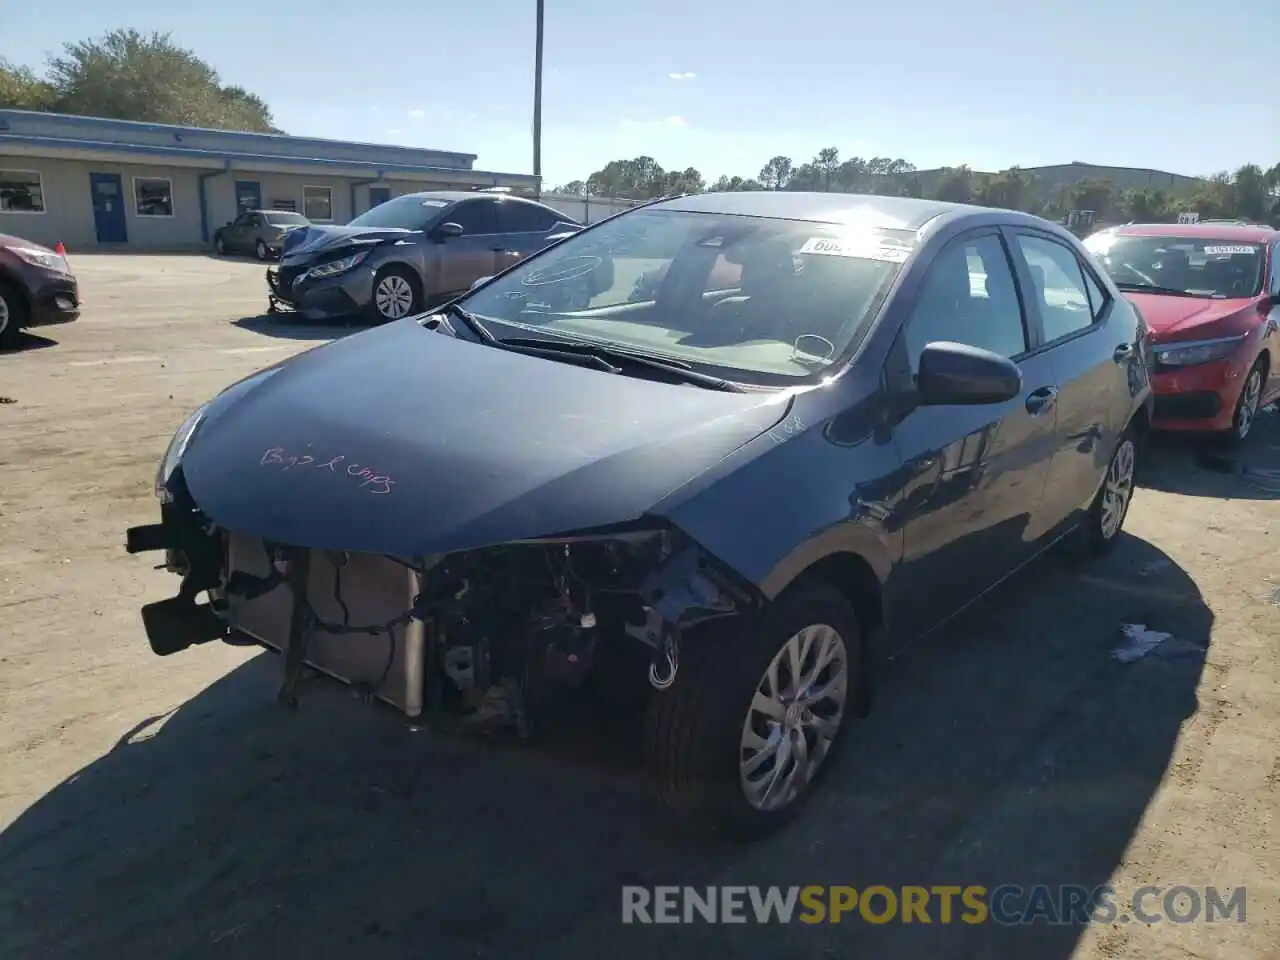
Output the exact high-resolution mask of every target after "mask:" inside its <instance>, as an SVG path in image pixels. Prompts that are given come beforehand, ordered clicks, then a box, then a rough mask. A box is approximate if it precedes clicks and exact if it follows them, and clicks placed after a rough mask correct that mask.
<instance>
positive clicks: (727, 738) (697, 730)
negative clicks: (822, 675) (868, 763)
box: [644, 582, 863, 839]
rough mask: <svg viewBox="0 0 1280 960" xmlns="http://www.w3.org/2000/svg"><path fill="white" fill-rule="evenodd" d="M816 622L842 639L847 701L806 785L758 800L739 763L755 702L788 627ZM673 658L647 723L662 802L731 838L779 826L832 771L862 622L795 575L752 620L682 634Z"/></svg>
mask: <svg viewBox="0 0 1280 960" xmlns="http://www.w3.org/2000/svg"><path fill="white" fill-rule="evenodd" d="M819 625H825V626H829V627H831V628H832V629H833V630H834V631H835V633H836V634H837V635H838V637H839V638H840V640H841V641H842V642H843V653H844V657H843V659H844V667H845V683H846V687H845V693H844V706H843V710H842V712H841V713H840V716H839V720H838V725H837V727H836V729H835V732H834V736H833V737H831V739H830V743H829V746H828V747H827V749H826V751H825V754H824V756H823V758H821V759H820V760H819V762H818V764H817V767H816V769H815V770H814V772H813V775H812V776H811V777H810V778H809V779H808V781H807V783H806V785H805V786H804V787H803V788H802V789H800V790H799V791H798V793H797V795H796V796H795V797H794V798H793V799H791V800H790V801H789V802H786V803H785V804H784V805H782V806H781V807H779V808H777V809H772V810H762V809H760V808H759V807H758V806H756V805H754V804H753V803H751V802H750V801H749V800H748V798H747V794H746V789H745V787H744V785H743V781H742V772H741V769H740V763H741V759H742V754H743V745H742V739H743V736H744V730H745V726H746V723H747V720H748V716H749V712H750V709H751V705H752V703H753V700H754V697H755V694H756V691H757V688H758V687H759V686H760V685H761V684H762V683H763V682H764V679H765V673H766V670H767V669H768V668H769V667H770V664H771V662H772V661H773V659H774V657H775V656H777V655H779V654H780V652H781V651H783V650H784V649H785V648H786V646H787V644H788V642H789V641H790V640H791V639H792V638H793V636H794V635H796V634H797V633H799V632H800V631H802V630H804V629H805V628H808V627H814V626H819ZM679 660H680V664H679V669H678V671H677V673H676V678H675V681H674V682H673V683H672V685H671V686H670V687H669V688H668V689H666V690H663V691H661V692H658V693H656V694H655V695H654V696H653V698H652V699H651V700H650V702H649V710H648V715H647V717H646V725H645V735H644V740H645V754H646V759H647V761H648V765H649V767H650V770H651V772H652V774H653V776H654V778H655V780H656V782H657V785H658V790H659V793H660V796H661V797H662V800H663V802H664V804H665V805H666V806H667V807H668V808H669V809H670V810H671V811H673V812H675V813H677V814H678V815H680V816H681V817H685V818H690V819H693V820H695V821H697V822H699V823H700V824H702V825H704V826H707V827H710V828H711V829H712V830H715V831H717V832H719V833H721V834H723V835H725V836H728V837H732V838H734V839H752V838H756V837H760V836H763V835H765V834H767V833H771V832H773V831H774V830H777V829H779V828H781V827H782V826H784V825H785V824H787V823H788V822H790V821H791V820H792V819H793V818H794V817H795V816H796V815H797V814H798V813H799V812H800V810H801V809H802V808H803V806H804V805H805V803H806V802H807V801H808V800H809V798H810V797H811V796H812V795H813V793H814V792H815V790H816V788H817V787H818V786H819V784H820V783H821V782H822V780H823V779H825V778H826V776H827V775H828V774H829V773H830V771H831V769H832V767H833V766H834V764H835V761H836V759H837V756H838V754H839V750H840V748H841V746H842V745H843V744H844V742H845V740H846V739H847V738H846V734H847V731H848V727H849V725H850V715H851V714H854V713H855V712H856V709H857V707H856V701H857V698H858V696H859V695H860V691H861V689H862V682H861V681H862V677H861V671H862V666H863V656H862V630H861V629H860V627H859V623H858V618H857V615H856V613H855V611H854V609H853V607H852V605H851V604H850V603H849V601H848V600H846V599H845V598H844V597H843V596H842V595H841V594H840V593H839V592H838V591H836V590H835V589H833V588H832V587H830V586H828V585H826V584H824V583H821V582H813V583H800V584H797V585H795V586H793V587H792V588H790V589H788V590H787V591H786V592H785V593H784V594H783V595H781V596H780V597H778V599H777V600H775V601H774V602H773V603H772V604H771V605H770V606H769V607H767V608H766V609H765V610H764V611H763V612H762V613H761V614H760V615H759V616H756V617H753V618H752V620H747V619H746V618H741V619H735V620H732V621H724V622H721V623H718V624H715V625H713V626H712V628H710V629H706V630H704V631H693V632H691V633H690V634H689V635H688V636H686V637H685V638H684V640H683V641H682V643H681V650H680V657H679ZM806 662H807V658H806ZM788 673H789V671H788ZM814 679H815V680H816V679H817V677H815V678H814ZM804 712H807V711H804ZM789 714H790V711H788V715H789ZM773 732H775V733H776V732H778V731H777V730H776V729H775V730H774V731H773ZM783 736H784V737H785V736H787V735H786V734H785V733H784V734H783ZM806 742H807V741H806ZM807 749H812V747H808V748H807ZM775 756H776V754H775ZM790 763H791V758H790V756H788V758H787V760H785V761H782V762H781V766H782V769H783V770H788V769H790Z"/></svg>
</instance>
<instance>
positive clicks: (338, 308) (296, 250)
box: [267, 190, 582, 320]
mask: <svg viewBox="0 0 1280 960" xmlns="http://www.w3.org/2000/svg"><path fill="white" fill-rule="evenodd" d="M581 229H582V225H581V224H580V223H578V222H577V221H576V220H574V219H573V218H572V217H569V216H566V215H565V214H563V213H561V212H560V211H559V210H555V209H553V208H552V207H548V206H546V205H545V204H541V203H535V202H534V201H532V200H524V199H521V198H519V197H511V196H506V195H503V194H498V193H487V192H467V191H449V190H440V191H434V192H431V193H410V194H406V195H404V196H402V197H396V198H395V199H394V200H389V201H387V202H386V203H383V204H380V205H379V206H377V207H374V208H373V209H372V210H369V211H367V212H365V213H363V214H361V215H360V216H358V217H356V218H355V219H354V220H352V221H351V222H350V223H348V224H346V225H345V226H323V227H321V226H311V227H308V228H307V229H306V230H305V231H298V232H297V233H296V234H293V235H291V236H290V237H289V240H288V242H287V243H286V244H285V248H284V251H283V253H282V255H281V259H280V267H279V268H278V269H273V270H268V271H267V285H268V287H269V289H270V297H271V300H270V303H271V307H272V308H273V309H274V308H275V306H276V305H277V304H278V303H283V304H285V305H287V306H289V307H292V308H293V309H295V310H298V311H299V312H301V313H302V314H303V315H305V316H306V317H307V318H308V319H311V320H329V319H335V318H338V317H346V316H351V315H354V314H360V313H365V314H368V315H369V317H370V318H371V319H374V320H399V319H400V318H401V317H407V316H410V315H412V314H415V313H420V312H422V311H423V310H424V309H426V308H427V307H430V306H432V305H433V304H438V303H441V302H443V301H445V300H448V299H450V298H452V297H455V296H457V295H458V294H460V293H464V292H466V291H467V290H468V289H469V288H470V287H471V286H472V284H474V283H475V282H476V281H477V280H479V279H480V278H482V277H488V276H491V275H493V274H496V273H501V272H502V271H503V270H505V269H507V268H508V267H510V266H512V265H514V264H516V263H519V262H520V261H521V260H523V259H524V258H525V257H527V256H529V255H530V254H531V253H536V252H537V251H539V250H541V249H542V248H543V247H545V246H547V245H548V244H550V243H553V242H554V241H556V240H558V239H561V238H563V237H566V236H569V235H570V234H572V233H576V232H577V231H579V230H581Z"/></svg>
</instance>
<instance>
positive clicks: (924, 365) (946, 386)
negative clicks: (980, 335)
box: [916, 341, 1022, 407]
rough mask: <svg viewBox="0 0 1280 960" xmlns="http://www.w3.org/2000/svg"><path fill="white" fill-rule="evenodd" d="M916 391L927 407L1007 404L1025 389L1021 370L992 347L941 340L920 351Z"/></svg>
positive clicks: (921, 402)
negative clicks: (991, 349) (986, 348)
mask: <svg viewBox="0 0 1280 960" xmlns="http://www.w3.org/2000/svg"><path fill="white" fill-rule="evenodd" d="M916 392H917V394H918V395H919V398H920V405H921V406H927V407H940V406H950V405H966V406H968V405H974V404H983V403H1004V402H1005V401H1006V400H1012V399H1013V398H1014V397H1016V396H1017V395H1018V394H1019V393H1021V392H1022V372H1021V371H1020V370H1019V369H1018V365H1017V364H1016V363H1014V362H1013V361H1012V360H1009V359H1008V358H1006V357H1002V356H1000V355H999V354H998V353H992V352H991V351H990V350H983V349H982V348H981V347H971V346H969V345H968V344H963V343H950V342H947V341H939V342H937V343H930V344H928V345H927V346H926V347H925V348H924V350H923V351H921V353H920V369H919V372H918V373H917V374H916Z"/></svg>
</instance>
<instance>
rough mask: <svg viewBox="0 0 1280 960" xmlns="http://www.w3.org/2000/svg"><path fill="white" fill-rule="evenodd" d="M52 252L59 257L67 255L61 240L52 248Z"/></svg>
mask: <svg viewBox="0 0 1280 960" xmlns="http://www.w3.org/2000/svg"><path fill="white" fill-rule="evenodd" d="M53 252H54V253H56V254H57V255H58V256H60V257H65V256H66V255H67V247H66V245H65V244H64V243H63V242H62V241H61V240H59V241H58V245H57V246H56V247H54V248H53Z"/></svg>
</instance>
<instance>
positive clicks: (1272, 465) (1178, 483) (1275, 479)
mask: <svg viewBox="0 0 1280 960" xmlns="http://www.w3.org/2000/svg"><path fill="white" fill-rule="evenodd" d="M1277 406H1278V405H1277V404H1272V405H1271V406H1269V407H1264V408H1263V409H1262V410H1261V411H1259V413H1258V419H1257V421H1256V422H1255V424H1254V427H1253V430H1252V431H1251V432H1250V433H1249V435H1248V437H1246V438H1245V440H1244V442H1243V443H1242V444H1240V445H1239V447H1238V448H1234V447H1232V446H1230V445H1228V444H1225V443H1222V442H1220V441H1216V440H1212V439H1203V438H1198V437H1187V436H1181V435H1178V434H1154V435H1153V436H1152V438H1151V443H1150V444H1149V445H1148V447H1147V457H1146V463H1145V464H1144V465H1143V467H1142V476H1141V477H1140V480H1139V482H1140V484H1141V485H1142V486H1144V487H1150V488H1151V489H1154V490H1163V491H1166V492H1169V493H1179V494H1183V495H1185V496H1192V497H1215V498H1227V497H1229V498H1232V499H1236V500H1280V410H1278V409H1277Z"/></svg>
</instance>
